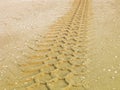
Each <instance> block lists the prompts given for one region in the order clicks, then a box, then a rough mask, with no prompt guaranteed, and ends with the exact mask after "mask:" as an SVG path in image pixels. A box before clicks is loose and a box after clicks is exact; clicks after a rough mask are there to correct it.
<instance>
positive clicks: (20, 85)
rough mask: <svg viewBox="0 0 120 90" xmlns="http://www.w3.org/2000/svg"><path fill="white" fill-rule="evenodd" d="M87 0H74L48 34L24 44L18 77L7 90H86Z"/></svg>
mask: <svg viewBox="0 0 120 90" xmlns="http://www.w3.org/2000/svg"><path fill="white" fill-rule="evenodd" d="M89 2H90V0H75V1H74V3H73V6H72V8H71V9H70V11H69V12H67V13H66V14H65V15H64V16H63V17H61V18H59V19H58V21H57V22H55V24H54V25H52V26H51V27H50V28H49V29H50V30H49V31H48V32H47V33H46V34H45V35H43V36H40V35H38V36H37V38H36V39H35V40H31V41H29V43H28V44H27V50H28V53H27V54H25V55H24V58H23V59H24V61H25V62H23V63H17V65H18V67H19V69H20V71H21V74H20V78H19V79H16V81H15V83H12V81H11V84H10V86H9V90H87V88H88V87H89V83H88V82H87V80H86V75H87V65H86V61H87V53H88V49H87V45H88V43H89V40H88V37H87V34H88V29H87V28H88V24H89V23H88V17H89V15H88V12H89Z"/></svg>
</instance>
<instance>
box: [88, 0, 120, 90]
mask: <svg viewBox="0 0 120 90" xmlns="http://www.w3.org/2000/svg"><path fill="white" fill-rule="evenodd" d="M119 3H120V1H119V0H93V3H92V8H93V9H92V10H93V16H92V22H93V23H92V26H93V28H92V30H91V31H92V34H91V37H92V42H91V44H92V47H91V46H90V47H91V48H92V50H91V52H90V55H91V56H90V61H91V62H90V66H89V68H90V74H89V75H88V76H89V78H90V84H91V87H90V89H89V90H119V89H120V47H119V46H120V30H119V29H120V17H119V16H120V12H119V9H120V6H119Z"/></svg>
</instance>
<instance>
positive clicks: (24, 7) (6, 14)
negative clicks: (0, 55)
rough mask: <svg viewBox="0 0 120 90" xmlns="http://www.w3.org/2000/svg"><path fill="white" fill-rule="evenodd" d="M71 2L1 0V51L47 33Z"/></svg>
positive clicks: (57, 0)
mask: <svg viewBox="0 0 120 90" xmlns="http://www.w3.org/2000/svg"><path fill="white" fill-rule="evenodd" d="M71 1H72V0H71ZM71 1H70V0H66V1H64V0H61V1H59V0H51V1H47V0H0V49H1V48H3V47H4V46H6V45H8V44H9V43H12V42H17V41H18V42H20V41H22V40H25V38H26V37H27V39H28V37H32V35H33V34H35V33H38V32H40V33H42V32H44V31H46V30H47V28H46V27H48V26H49V25H51V23H52V22H54V21H55V20H56V19H57V18H59V17H61V16H62V15H63V14H64V12H65V11H66V10H68V9H69V7H70V3H71ZM53 4H54V5H53ZM53 16H54V18H53Z"/></svg>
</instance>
